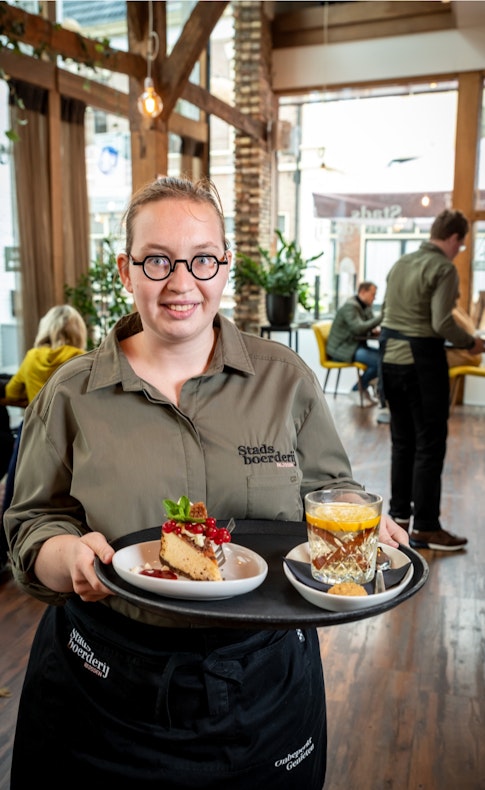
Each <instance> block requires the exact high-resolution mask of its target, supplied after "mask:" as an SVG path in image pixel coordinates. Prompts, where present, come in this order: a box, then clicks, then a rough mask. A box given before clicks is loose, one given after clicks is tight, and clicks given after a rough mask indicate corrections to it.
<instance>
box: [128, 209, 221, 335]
mask: <svg viewBox="0 0 485 790" xmlns="http://www.w3.org/2000/svg"><path fill="white" fill-rule="evenodd" d="M224 252H225V251H224V241H223V237H222V232H221V225H220V221H219V217H218V215H217V213H216V211H215V209H214V208H212V206H210V205H207V204H204V203H202V204H201V203H197V202H195V201H192V200H190V199H187V200H186V199H175V200H169V199H164V200H159V201H156V202H152V203H147V204H146V205H145V206H142V207H141V208H140V209H139V210H138V213H137V215H136V217H135V220H134V224H133V246H132V249H131V258H132V260H134V261H143V259H144V258H146V256H147V255H165V256H168V257H169V258H170V260H171V261H172V263H173V262H174V261H175V260H180V259H182V260H186V261H187V262H188V263H190V262H191V260H192V258H193V257H194V255H201V254H206V255H215V256H216V258H217V259H218V260H219V261H220V260H223V258H224V257H226V258H227V260H228V264H227V265H222V266H220V267H219V271H218V273H217V274H216V276H215V277H214V278H213V279H212V280H205V281H203V280H196V279H195V277H194V276H193V275H192V274H191V273H190V272H189V271H188V269H187V266H186V265H185V264H184V263H182V262H180V263H178V264H177V266H176V267H175V271H174V272H173V273H172V274H170V275H169V276H168V277H167V278H166V279H165V280H158V281H155V280H150V279H148V277H146V276H145V274H144V272H143V267H142V266H134V265H133V264H132V263H131V261H129V260H128V258H127V256H126V255H125V254H122V255H119V256H118V269H119V272H120V277H121V279H122V281H123V285H124V286H125V288H126V289H127V291H129V292H130V293H131V294H133V297H134V300H135V304H136V307H137V310H138V312H139V313H140V317H141V320H142V323H143V328H144V330H145V331H146V332H152V333H153V334H154V335H156V336H158V337H159V338H162V339H163V340H164V341H165V342H166V341H172V342H173V341H178V340H187V339H190V338H192V337H193V338H195V337H197V338H198V339H200V337H201V335H203V334H204V332H207V333H209V332H210V333H211V337H212V323H213V319H214V316H215V314H216V313H217V311H218V309H219V304H220V300H221V296H222V292H223V290H224V288H225V285H226V283H227V280H228V277H229V268H230V262H231V253H230V252H226V253H225V254H224Z"/></svg>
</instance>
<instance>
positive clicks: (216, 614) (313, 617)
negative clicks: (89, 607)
mask: <svg viewBox="0 0 485 790" xmlns="http://www.w3.org/2000/svg"><path fill="white" fill-rule="evenodd" d="M223 524H224V522H222V523H221V524H220V526H223ZM159 537H160V527H154V528H151V529H145V530H142V531H140V532H137V533H135V537H134V533H131V534H130V535H127V536H125V537H124V538H118V539H117V540H115V541H114V542H113V547H114V548H115V549H116V550H118V549H121V548H124V546H127V545H131V544H132V543H134V542H137V543H138V542H139V543H142V542H144V541H148V540H154V539H157V538H159ZM232 537H233V541H234V542H235V543H238V544H239V545H241V546H246V547H247V548H250V549H252V550H253V551H256V552H257V553H258V554H260V556H262V557H264V559H265V560H266V562H267V563H268V575H267V577H266V579H265V581H264V582H263V584H262V585H261V586H260V587H258V588H257V589H255V590H253V591H252V592H249V593H246V594H245V595H239V596H235V597H234V598H225V599H221V600H215V601H193V600H185V599H180V598H163V596H159V595H156V594H154V593H149V592H145V591H143V590H140V589H139V588H137V587H134V586H133V585H131V584H128V583H127V582H125V581H124V580H123V579H122V578H121V577H120V576H118V574H117V573H116V571H115V570H114V568H113V566H112V565H103V564H102V563H100V562H99V559H98V558H96V560H95V569H96V573H97V574H98V577H99V578H100V579H101V581H102V582H103V584H105V585H106V587H108V588H109V589H110V590H111V591H112V592H114V593H116V594H117V595H120V596H122V597H123V598H125V599H126V600H128V601H130V602H131V603H134V604H136V605H137V606H140V607H141V608H144V609H147V610H148V611H152V612H156V613H158V614H161V613H167V614H171V615H174V614H175V615H176V616H177V618H178V619H179V620H180V624H181V625H187V626H194V625H200V626H206V627H207V626H209V627H213V626H216V627H217V626H221V627H225V628H258V629H262V630H281V629H287V628H310V627H321V626H328V625H336V624H338V623H348V622H351V621H354V620H362V619H364V618H367V617H374V616H375V615H377V614H380V613H381V612H385V611H387V610H388V609H392V608H393V607H394V606H397V605H398V604H400V603H402V602H403V601H405V600H407V598H410V597H411V596H412V595H415V593H416V592H417V591H418V590H419V589H421V587H422V586H423V585H424V583H425V582H426V579H427V577H428V574H429V569H428V566H427V564H426V562H425V561H424V560H423V558H422V557H421V555H420V554H418V552H416V551H414V550H413V549H409V548H408V547H405V546H402V547H400V548H401V551H404V552H405V553H406V554H407V555H408V556H409V558H410V560H411V562H412V563H413V565H414V575H413V578H412V579H411V580H410V582H409V584H408V585H407V587H406V588H405V589H404V590H403V591H402V592H401V593H400V594H399V595H398V596H397V597H396V598H393V599H392V600H390V601H387V602H385V603H382V604H380V605H379V606H375V607H373V608H368V609H358V610H355V611H352V612H330V611H326V610H324V609H319V608H318V607H316V606H313V605H312V604H310V603H308V602H307V601H306V600H305V599H304V598H303V597H302V596H301V595H300V594H299V593H298V592H297V591H296V590H295V589H294V588H293V587H292V585H291V584H290V583H289V582H288V580H287V578H286V576H285V574H284V572H283V557H284V556H285V555H286V554H288V552H289V551H290V550H291V549H292V548H294V547H295V546H297V545H299V544H300V543H302V542H305V541H306V539H307V532H306V524H305V523H302V522H297V521H256V520H248V521H244V520H236V530H235V532H233V536H232Z"/></svg>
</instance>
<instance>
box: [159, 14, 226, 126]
mask: <svg viewBox="0 0 485 790" xmlns="http://www.w3.org/2000/svg"><path fill="white" fill-rule="evenodd" d="M227 5H228V3H227V2H225V1H224V2H220V0H216V2H212V0H204V2H201V1H200V0H199V2H198V3H197V5H196V6H195V8H194V9H193V11H192V13H191V14H190V17H189V19H188V20H187V22H186V23H185V25H184V28H183V30H182V33H181V34H180V36H179V38H178V40H177V42H176V44H175V46H174V48H173V50H172V52H171V54H170V57H169V58H168V59H167V60H166V61H164V62H162V64H161V73H160V75H159V77H160V84H161V85H162V90H163V100H164V108H163V112H162V118H167V117H168V116H169V115H170V113H171V112H172V110H173V108H174V107H175V104H176V102H177V99H178V98H179V96H180V94H181V92H182V90H183V88H184V87H185V86H186V85H187V83H188V81H189V77H190V74H191V72H192V69H193V68H194V66H195V64H196V63H197V61H198V60H199V58H200V56H201V54H202V52H203V51H204V49H205V48H206V47H207V44H208V43H209V39H210V36H211V33H212V31H213V30H214V28H215V26H216V24H217V22H218V21H219V19H220V18H221V16H222V14H223V13H224V10H225V8H226V6H227ZM153 68H154V72H155V74H156V73H157V72H156V69H157V62H156V61H155V62H154V64H153Z"/></svg>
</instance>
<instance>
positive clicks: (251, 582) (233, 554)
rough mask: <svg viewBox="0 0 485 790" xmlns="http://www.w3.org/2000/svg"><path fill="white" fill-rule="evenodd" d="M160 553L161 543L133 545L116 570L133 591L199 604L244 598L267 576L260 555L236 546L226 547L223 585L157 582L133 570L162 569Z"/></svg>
mask: <svg viewBox="0 0 485 790" xmlns="http://www.w3.org/2000/svg"><path fill="white" fill-rule="evenodd" d="M159 551H160V541H159V540H150V541H147V542H146V543H134V544H133V545H131V546H126V548H124V549H120V550H119V551H117V552H116V553H115V555H114V556H113V567H114V569H115V571H116V572H117V573H118V574H119V575H120V576H121V578H122V579H124V580H125V581H126V582H128V583H129V584H132V585H133V586H134V587H139V588H140V589H142V590H148V592H152V593H156V594H157V595H164V596H166V597H168V598H188V599H190V600H199V601H213V600H217V599H218V598H232V597H233V596H234V595H243V594H244V593H247V592H250V591H251V590H254V589H255V588H256V587H259V585H260V584H262V583H263V582H264V580H265V578H266V574H267V573H268V566H267V564H266V561H265V560H264V559H263V558H262V557H260V556H259V554H256V552H255V551H251V549H246V548H245V547H244V546H237V545H236V544H234V543H225V544H224V554H225V555H226V562H225V563H224V567H223V571H222V572H223V574H224V581H222V582H197V581H192V580H190V579H184V578H183V577H182V576H180V577H179V578H178V579H157V578H154V577H153V576H142V574H140V573H136V572H134V571H132V570H131V569H132V568H136V567H137V566H140V565H142V566H143V565H145V563H147V562H148V563H149V564H150V565H151V566H152V568H160V562H159Z"/></svg>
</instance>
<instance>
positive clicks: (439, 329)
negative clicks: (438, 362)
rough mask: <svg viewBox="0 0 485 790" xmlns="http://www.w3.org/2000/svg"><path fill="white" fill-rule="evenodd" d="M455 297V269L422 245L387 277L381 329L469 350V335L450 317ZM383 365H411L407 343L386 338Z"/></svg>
mask: <svg viewBox="0 0 485 790" xmlns="http://www.w3.org/2000/svg"><path fill="white" fill-rule="evenodd" d="M458 295H459V277H458V272H457V270H456V266H455V265H454V263H453V262H452V261H450V259H449V258H447V257H446V255H445V254H444V253H443V252H442V250H441V249H440V248H439V247H436V246H435V245H434V244H432V242H430V241H425V242H423V244H421V246H420V248H419V249H418V250H416V251H415V252H411V253H408V254H407V255H403V257H402V258H400V259H399V260H398V261H397V262H396V263H395V264H394V266H393V267H392V269H391V270H390V272H389V274H388V275H387V287H386V293H385V297H384V306H383V318H382V326H383V327H389V328H390V329H397V330H398V331H399V332H402V333H403V334H405V335H408V336H410V337H433V338H440V337H441V338H443V341H444V340H448V341H449V342H450V343H451V344H452V345H453V346H456V347H457V348H471V347H472V346H473V344H474V342H475V339H474V337H473V335H470V334H469V333H468V332H467V331H466V330H465V329H462V327H461V326H459V325H458V324H457V323H456V322H455V320H454V318H453V315H452V310H453V308H454V307H455V304H456V301H457V299H458ZM384 362H386V363H391V364H394V365H412V364H414V357H413V355H412V352H411V347H410V345H409V343H408V342H407V341H406V340H396V339H393V338H389V340H387V342H386V348H385V353H384Z"/></svg>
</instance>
